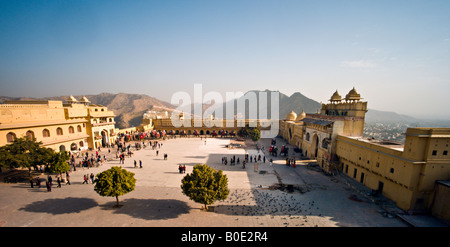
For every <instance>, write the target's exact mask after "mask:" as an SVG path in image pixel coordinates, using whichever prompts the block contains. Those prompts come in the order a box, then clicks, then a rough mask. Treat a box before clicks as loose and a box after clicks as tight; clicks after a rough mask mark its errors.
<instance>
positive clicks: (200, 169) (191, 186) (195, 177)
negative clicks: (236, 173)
mask: <svg viewBox="0 0 450 247" xmlns="http://www.w3.org/2000/svg"><path fill="white" fill-rule="evenodd" d="M181 189H182V192H183V194H184V195H186V196H188V197H189V198H190V199H191V200H193V201H194V202H197V203H201V204H203V205H205V210H206V209H207V205H211V204H213V203H214V202H215V201H216V200H225V199H227V196H228V194H229V193H230V191H229V190H228V178H227V175H224V174H223V173H222V171H221V170H219V171H216V170H215V169H213V168H211V167H209V166H207V165H206V164H204V165H200V164H198V165H195V166H194V170H193V171H192V173H191V174H187V175H186V176H185V177H184V178H183V179H182V180H181Z"/></svg>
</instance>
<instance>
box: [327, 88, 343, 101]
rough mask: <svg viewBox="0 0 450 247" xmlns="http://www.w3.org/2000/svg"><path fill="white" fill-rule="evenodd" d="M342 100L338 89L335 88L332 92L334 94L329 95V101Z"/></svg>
mask: <svg viewBox="0 0 450 247" xmlns="http://www.w3.org/2000/svg"><path fill="white" fill-rule="evenodd" d="M341 100H342V97H341V95H340V94H339V93H338V91H337V90H336V92H334V94H333V95H332V96H331V99H330V101H331V102H336V101H338V102H339V101H341Z"/></svg>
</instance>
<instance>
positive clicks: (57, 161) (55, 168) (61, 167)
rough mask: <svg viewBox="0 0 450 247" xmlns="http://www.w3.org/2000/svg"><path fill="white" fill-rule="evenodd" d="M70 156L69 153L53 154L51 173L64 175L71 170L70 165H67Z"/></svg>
mask: <svg viewBox="0 0 450 247" xmlns="http://www.w3.org/2000/svg"><path fill="white" fill-rule="evenodd" d="M69 158H70V157H69V154H68V153H67V152H63V151H62V152H58V153H53V155H52V161H51V165H50V172H52V173H59V174H61V173H63V172H67V171H68V170H70V166H69V164H67V161H68V160H69Z"/></svg>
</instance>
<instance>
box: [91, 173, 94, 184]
mask: <svg viewBox="0 0 450 247" xmlns="http://www.w3.org/2000/svg"><path fill="white" fill-rule="evenodd" d="M90 177H91V181H92V183H94V173H91V176H90Z"/></svg>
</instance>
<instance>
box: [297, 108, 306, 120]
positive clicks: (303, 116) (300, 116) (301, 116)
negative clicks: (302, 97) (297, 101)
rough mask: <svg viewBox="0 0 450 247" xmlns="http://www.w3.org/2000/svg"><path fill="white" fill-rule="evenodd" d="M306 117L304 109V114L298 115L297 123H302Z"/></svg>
mask: <svg viewBox="0 0 450 247" xmlns="http://www.w3.org/2000/svg"><path fill="white" fill-rule="evenodd" d="M305 117H306V113H305V111H304V110H303V109H302V113H300V114H298V116H297V118H296V119H295V121H300V120H303V119H304V118H305Z"/></svg>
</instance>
